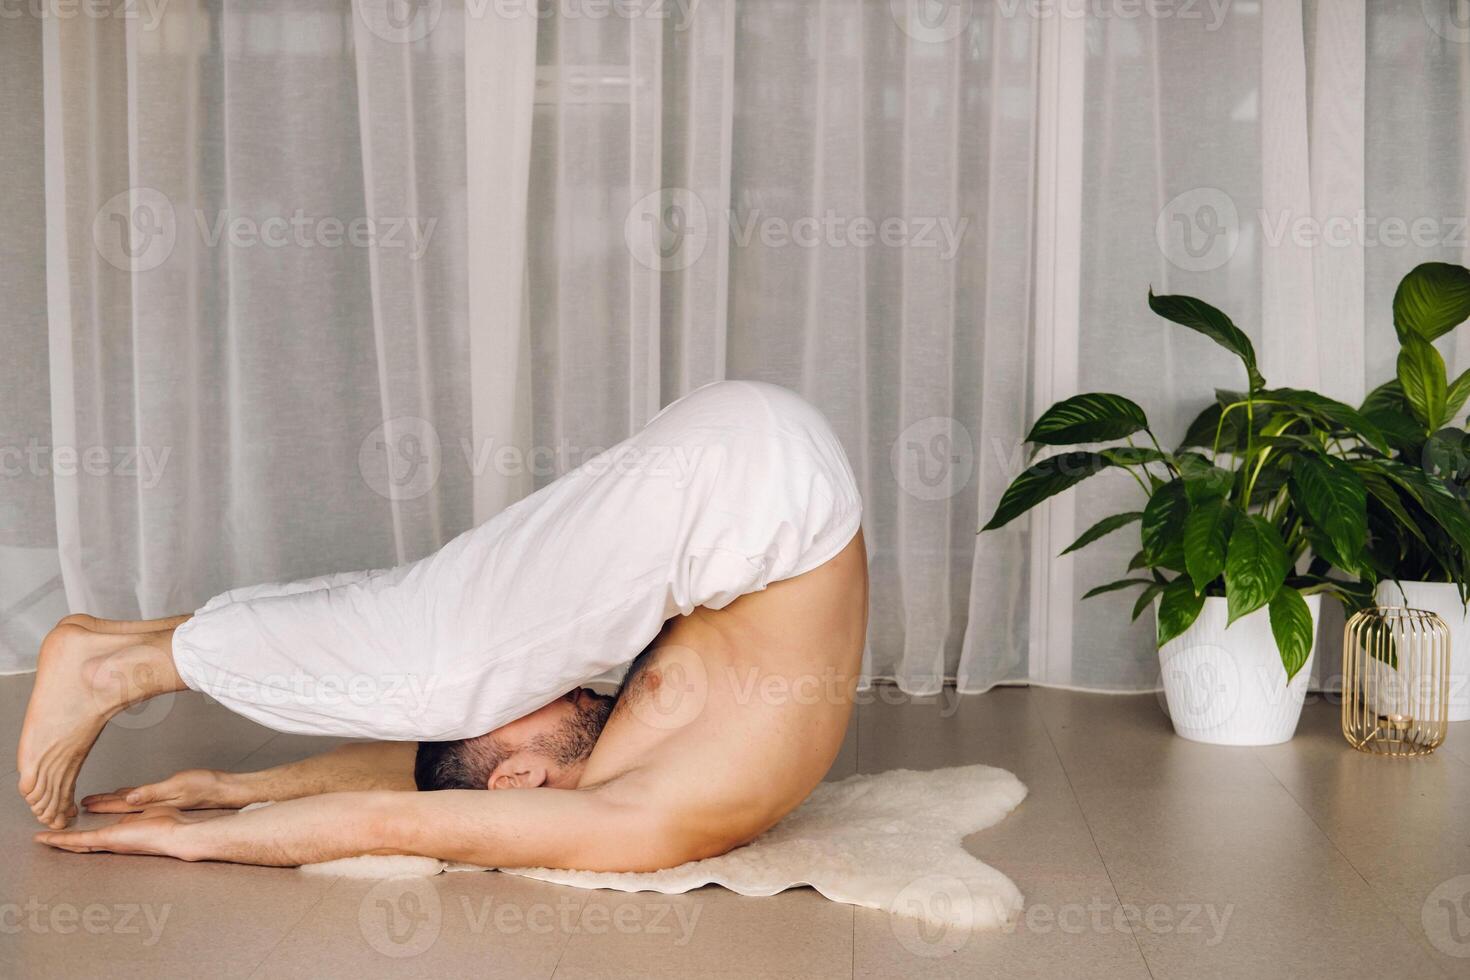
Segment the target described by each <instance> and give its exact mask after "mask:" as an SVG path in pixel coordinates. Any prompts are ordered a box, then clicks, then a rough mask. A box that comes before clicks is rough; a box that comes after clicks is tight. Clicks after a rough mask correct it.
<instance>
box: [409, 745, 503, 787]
mask: <svg viewBox="0 0 1470 980" xmlns="http://www.w3.org/2000/svg"><path fill="white" fill-rule="evenodd" d="M509 754H510V753H508V752H506V751H505V748H504V747H503V746H502V745H501V744H500V743H499V742H497V741H496V740H495V736H493V735H480V736H477V737H475V738H461V739H456V740H454V741H452V742H420V743H419V749H418V752H417V754H416V755H415V756H414V760H413V782H414V785H415V786H417V787H418V788H419V789H484V788H485V785H486V783H488V782H489V780H490V774H491V773H492V772H494V771H495V769H496V767H497V766H499V765H500V764H501V763H502V762H504V761H505V757H506V756H507V755H509Z"/></svg>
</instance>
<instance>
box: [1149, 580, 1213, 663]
mask: <svg viewBox="0 0 1470 980" xmlns="http://www.w3.org/2000/svg"><path fill="white" fill-rule="evenodd" d="M1204 607H1205V597H1204V596H1202V595H1196V594H1195V591H1194V586H1192V585H1190V584H1189V579H1187V578H1185V577H1184V576H1182V575H1181V576H1179V577H1178V578H1176V579H1175V580H1174V581H1172V582H1170V583H1169V584H1168V585H1167V586H1165V587H1164V597H1163V598H1162V599H1160V600H1159V624H1158V639H1159V646H1163V645H1164V644H1165V643H1168V642H1169V641H1170V640H1172V639H1174V637H1176V636H1178V635H1179V634H1181V633H1183V632H1184V631H1185V630H1187V629H1189V628H1190V627H1191V626H1193V625H1194V621H1195V620H1196V619H1198V618H1199V611H1200V610H1201V609H1203V608H1204Z"/></svg>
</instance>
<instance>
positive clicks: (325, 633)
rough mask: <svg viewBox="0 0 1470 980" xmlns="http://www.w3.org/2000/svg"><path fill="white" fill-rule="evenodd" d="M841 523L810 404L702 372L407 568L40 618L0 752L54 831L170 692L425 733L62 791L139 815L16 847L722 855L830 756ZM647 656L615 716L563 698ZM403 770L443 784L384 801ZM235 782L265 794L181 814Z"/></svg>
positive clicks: (858, 591) (247, 854)
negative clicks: (170, 616)
mask: <svg viewBox="0 0 1470 980" xmlns="http://www.w3.org/2000/svg"><path fill="white" fill-rule="evenodd" d="M594 463H597V464H598V465H593V464H594ZM860 520H861V502H860V500H859V498H858V495H857V492H856V487H855V484H854V481H853V479H852V473H851V470H850V469H849V468H848V465H847V462H846V459H845V458H844V456H843V454H842V450H841V448H840V446H839V445H838V443H837V440H836V438H835V436H833V434H832V433H831V430H830V429H829V428H828V426H827V425H826V422H825V420H824V419H822V417H821V416H820V414H819V413H817V412H816V411H815V410H814V409H813V408H811V406H809V405H807V404H806V403H804V402H802V401H801V400H800V399H799V398H797V397H796V396H795V395H793V394H792V393H790V392H788V391H785V390H783V389H780V388H775V387H773V386H769V385H757V384H750V383H745V382H722V383H718V384H714V385H709V386H706V387H704V388H702V389H700V390H699V391H697V392H695V393H693V394H691V395H689V396H687V397H685V398H683V399H680V400H679V401H677V402H675V403H674V404H672V405H670V406H669V407H667V408H666V409H664V411H663V412H661V413H659V415H657V416H656V417H655V418H654V419H653V420H652V421H651V422H649V424H648V425H647V426H645V427H644V428H643V429H642V430H640V432H638V433H637V434H636V435H634V436H633V437H632V438H630V439H629V440H627V441H626V442H624V443H622V444H620V446H618V447H615V448H614V449H613V450H611V451H609V453H607V454H605V456H604V457H599V460H597V461H593V462H592V463H589V464H587V465H585V466H583V467H581V468H579V469H578V470H576V471H574V472H573V473H570V474H568V475H567V476H566V477H564V478H562V479H560V480H558V481H556V482H555V483H553V484H551V485H550V486H548V487H546V488H543V489H542V490H541V491H538V492H537V493H536V494H533V495H531V496H530V497H527V498H526V499H525V500H523V501H520V502H519V503H517V504H515V505H513V506H512V507H509V508H507V509H506V510H505V511H504V512H502V513H501V514H499V515H497V516H496V517H495V518H494V519H492V520H491V521H489V522H487V523H486V524H485V525H483V526H481V527H480V528H476V529H473V530H471V531H469V532H466V533H465V534H463V535H461V536H460V537H458V538H456V539H455V540H454V541H451V542H450V543H449V544H448V545H446V546H445V547H444V548H443V549H441V550H440V551H439V552H437V553H436V554H434V555H431V556H430V557H428V558H426V559H423V560H422V561H420V562H416V563H414V564H412V565H407V566H403V567H401V568H398V569H391V570H388V571H382V572H369V573H359V574H354V575H347V576H334V577H331V578H328V579H319V580H312V581H309V582H304V583H293V584H291V585H286V586H264V587H259V588H256V589H246V590H240V591H237V592H235V593H227V594H226V595H224V596H221V597H218V598H217V599H215V600H212V601H211V602H210V603H209V604H207V605H206V606H205V607H204V608H203V609H201V610H200V611H199V613H197V614H196V615H195V616H193V617H186V618H181V619H175V620H160V621H154V622H151V623H137V624H116V623H107V622H105V621H100V620H88V619H85V618H82V619H74V620H72V621H71V622H66V621H64V622H63V623H62V624H60V625H59V626H58V628H57V629H56V630H55V631H53V633H52V634H51V636H49V637H48V638H47V641H46V643H45V644H44V645H43V647H42V651H41V661H40V664H39V667H38V673H37V680H36V688H35V691H34V693H33V695H32V701H31V705H30V708H29V709H28V711H27V715H26V721H25V725H24V729H23V731H22V736H21V744H20V753H19V760H18V761H19V769H20V776H21V778H20V789H21V792H22V794H23V795H24V796H25V797H26V800H27V802H28V803H29V804H30V805H31V808H32V810H33V811H34V812H35V813H36V814H37V816H38V817H39V818H40V819H41V820H42V822H43V823H46V824H47V825H48V826H51V827H53V828H59V827H62V826H64V825H65V824H66V822H67V819H68V817H69V816H70V815H71V814H72V813H74V811H75V807H74V806H73V804H72V802H71V797H72V789H73V786H74V784H75V779H76V774H77V771H78V770H79V768H80V766H81V763H82V761H83V760H84V759H85V756H86V753H87V751H88V750H89V749H90V747H91V744H92V742H93V741H94V740H95V739H96V736H97V734H98V733H99V732H100V730H101V728H102V727H103V725H104V724H105V723H106V720H107V718H108V717H110V716H111V715H112V714H115V713H116V712H117V711H120V710H122V709H123V707H125V706H126V705H128V704H132V703H137V702H138V701H140V700H144V699H146V698H148V697H153V696H156V695H158V694H162V693H165V692H168V691H176V690H182V689H185V688H193V689H195V690H201V691H204V692H205V693H207V694H209V695H210V696H211V697H214V698H215V699H216V700H218V701H220V702H221V703H222V704H224V705H225V706H226V707H229V708H230V709H232V710H235V711H237V712H239V713H241V714H244V715H246V716H247V717H251V718H253V719H255V720H258V721H261V722H262V723H264V724H268V725H271V726H272V727H275V728H278V729H280V730H283V731H297V732H310V733H316V734H336V735H356V736H366V737H369V738H375V739H381V740H385V741H387V742H389V743H391V742H393V741H401V740H419V741H421V742H424V743H428V744H421V745H420V746H419V749H418V752H417V759H416V760H415V759H414V758H412V757H411V755H410V753H409V751H408V749H407V748H406V747H404V746H395V745H392V744H379V745H367V746H350V747H344V748H343V749H341V750H338V751H337V752H335V753H329V754H328V755H327V756H323V757H320V758H319V759H315V760H308V761H307V762H305V763H300V764H297V765H296V766H293V767H284V768H283V769H282V770H277V771H268V772H267V773H260V774H246V775H243V776H240V777H237V778H221V779H220V780H219V781H218V782H217V783H216V784H214V785H213V786H210V787H206V788H205V789H207V790H209V791H205V790H202V789H201V787H200V785H198V784H199V783H200V780H201V779H203V781H204V782H208V780H209V779H210V777H208V776H207V775H206V776H204V777H200V776H199V775H198V774H180V775H179V776H177V777H174V778H173V779H172V780H166V781H165V782H164V783H162V784H157V785H155V786H154V787H145V788H143V789H142V790H138V791H132V790H129V791H119V792H118V793H117V794H105V795H104V796H102V797H96V798H92V799H89V800H88V801H86V802H88V803H89V805H91V806H92V808H94V809H96V810H98V811H99V812H119V811H131V810H136V811H137V812H136V814H135V815H133V816H131V817H130V818H125V820H124V822H122V823H119V824H115V825H113V826H111V827H107V828H103V829H100V830H95V831H69V832H63V831H59V830H56V829H53V831H51V832H45V833H41V834H38V835H37V839H38V840H40V841H42V842H43V843H47V844H51V845H53V846H56V847H61V848H64V849H68V850H79V851H88V850H111V851H117V852H121V853H145V854H164V855H169V856H173V857H179V858H183V859H186V860H226V861H238V862H243V863H251V864H268V865H286V866H289V865H297V864H303V863H308V862H313V861H323V860H330V859H333V858H338V857H345V856H349V855H354V854H365V853H378V854H398V853H402V854H422V855H427V856H431V857H438V858H443V859H448V860H456V861H467V862H471V863H475V864H482V865H487V866H524V865H544V866H553V867H564V868H579V869H586V870H615V871H639V870H651V869H656V868H663V867H669V866H672V865H675V864H679V863H682V862H684V861H688V860H693V859H697V858H701V857H708V856H711V855H715V854H720V853H723V852H724V851H727V850H729V849H730V848H732V847H735V846H738V845H740V844H742V843H745V842H746V841H748V840H750V839H751V838H753V837H755V836H757V835H758V834H760V833H761V832H763V831H765V830H766V829H768V828H769V827H771V826H772V825H773V824H774V823H775V822H776V821H777V820H779V819H780V818H781V817H782V816H784V815H785V814H786V813H788V812H790V811H791V810H792V809H793V808H794V807H795V806H797V805H798V804H799V803H800V802H801V801H802V800H803V799H804V798H805V797H806V795H807V794H808V793H809V792H810V790H811V788H812V787H813V786H814V785H815V784H816V783H817V782H818V781H819V780H820V779H821V777H822V775H823V774H824V773H825V772H826V770H827V768H828V766H829V765H830V764H831V761H832V759H833V758H834V757H835V755H836V752H837V749H838V747H839V746H840V744H841V741H842V736H843V732H844V731H845V728H846V724H847V720H848V716H849V714H850V710H851V700H852V692H853V688H854V686H855V684H856V680H857V675H858V672H859V669H860V663H861V656H862V649H863V638H864V634H865V631H866V618H867V572H866V554H865V551H864V544H863V539H862V534H861V531H860ZM650 640H652V643H651V645H650ZM645 647H648V651H647V654H646V660H645V662H644V663H643V664H642V665H641V669H639V670H636V671H633V672H631V674H630V677H629V679H628V680H627V682H626V683H625V686H624V690H623V691H622V693H621V697H620V698H619V700H618V703H617V705H616V707H612V705H611V702H610V701H609V700H607V699H603V698H600V697H598V696H596V695H593V694H592V693H591V692H587V691H583V690H580V689H577V688H578V685H580V684H582V683H584V682H585V681H587V680H589V679H591V678H593V677H595V676H597V675H599V674H601V673H603V672H605V671H606V670H608V669H609V668H612V667H617V666H620V665H623V664H626V663H627V662H628V661H629V660H631V659H632V658H633V655H634V654H636V653H637V652H638V651H639V650H643V649H644V648H645ZM329 681H330V682H331V683H330V684H329V683H327V682H329ZM362 681H366V682H367V683H366V684H362V683H359V682H362ZM354 688H355V689H357V690H358V691H359V696H352V695H351V694H349V693H346V692H348V691H349V690H351V689H354ZM364 689H365V690H366V692H367V695H366V696H361V692H362V691H363V690H364ZM329 690H330V691H331V696H328V691H329ZM568 691H571V693H570V694H568V693H566V692H568ZM78 705H91V706H92V707H91V708H90V709H89V710H86V711H80V712H79V711H78V709H77V706H78ZM599 735H600V737H599ZM415 775H416V776H417V784H418V785H419V786H420V788H440V787H453V788H448V789H444V790H443V791H442V792H429V793H400V792H395V790H400V789H409V788H411V787H412V786H413V785H415V783H414V781H413V779H412V777H413V776H415ZM190 780H194V782H195V785H192V788H191V786H190V785H189V781H190ZM469 787H475V788H474V789H471V788H469ZM481 787H483V788H488V789H497V790H498V789H519V790H521V792H516V793H501V792H494V793H484V792H479V791H478V790H479V788H481ZM213 791H218V793H217V794H216V795H211V792H213ZM169 792H173V793H174V794H175V795H172V796H170V795H167V794H168V793H169ZM191 794H192V795H191ZM219 794H228V795H226V796H221V795H219ZM247 798H249V799H247ZM257 798H258V799H267V798H273V799H285V800H286V802H282V803H280V804H278V805H277V806H273V807H269V808H266V809H262V810H254V811H250V812H248V813H240V814H236V815H232V816H227V817H219V818H212V819H204V820H198V819H195V817H194V815H187V816H186V815H185V814H184V813H183V812H182V808H184V807H189V806H210V805H217V804H233V805H240V804H239V803H238V801H241V800H245V801H247V802H248V801H249V800H253V799H257ZM155 804H163V805H161V806H160V805H155Z"/></svg>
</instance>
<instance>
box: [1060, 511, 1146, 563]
mask: <svg viewBox="0 0 1470 980" xmlns="http://www.w3.org/2000/svg"><path fill="white" fill-rule="evenodd" d="M1141 517H1143V511H1141V510H1130V511H1128V512H1127V513H1125V514H1114V515H1113V516H1112V517H1104V518H1103V519H1102V520H1100V521H1098V522H1097V523H1096V524H1094V525H1092V527H1090V528H1088V529H1087V530H1086V531H1083V532H1082V536H1081V537H1080V538H1078V539H1077V540H1076V541H1073V542H1072V543H1071V544H1070V545H1068V546H1067V550H1066V551H1063V552H1062V554H1063V555H1065V554H1068V553H1069V552H1073V551H1076V550H1077V549H1079V548H1085V547H1087V546H1088V545H1090V544H1092V542H1094V541H1096V540H1097V539H1098V538H1101V537H1104V536H1105V535H1108V534H1112V533H1113V532H1114V531H1116V530H1118V528H1120V527H1127V526H1128V525H1129V524H1132V523H1133V522H1134V521H1136V520H1138V519H1139V518H1141ZM1058 557H1061V556H1060V555H1059V556H1058Z"/></svg>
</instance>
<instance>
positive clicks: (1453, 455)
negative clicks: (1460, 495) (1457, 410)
mask: <svg viewBox="0 0 1470 980" xmlns="http://www.w3.org/2000/svg"><path fill="white" fill-rule="evenodd" d="M1423 460H1424V468H1425V469H1426V470H1428V471H1429V472H1430V473H1432V474H1434V475H1435V476H1437V477H1439V478H1440V479H1442V480H1444V481H1446V482H1447V483H1449V484H1452V485H1455V484H1460V483H1463V482H1464V481H1465V480H1466V478H1467V476H1470V432H1466V431H1465V430H1463V429H1456V428H1444V429H1439V430H1438V431H1436V432H1435V433H1434V434H1432V435H1431V436H1430V437H1429V438H1428V439H1427V440H1426V441H1425V443H1424V456H1423Z"/></svg>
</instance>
